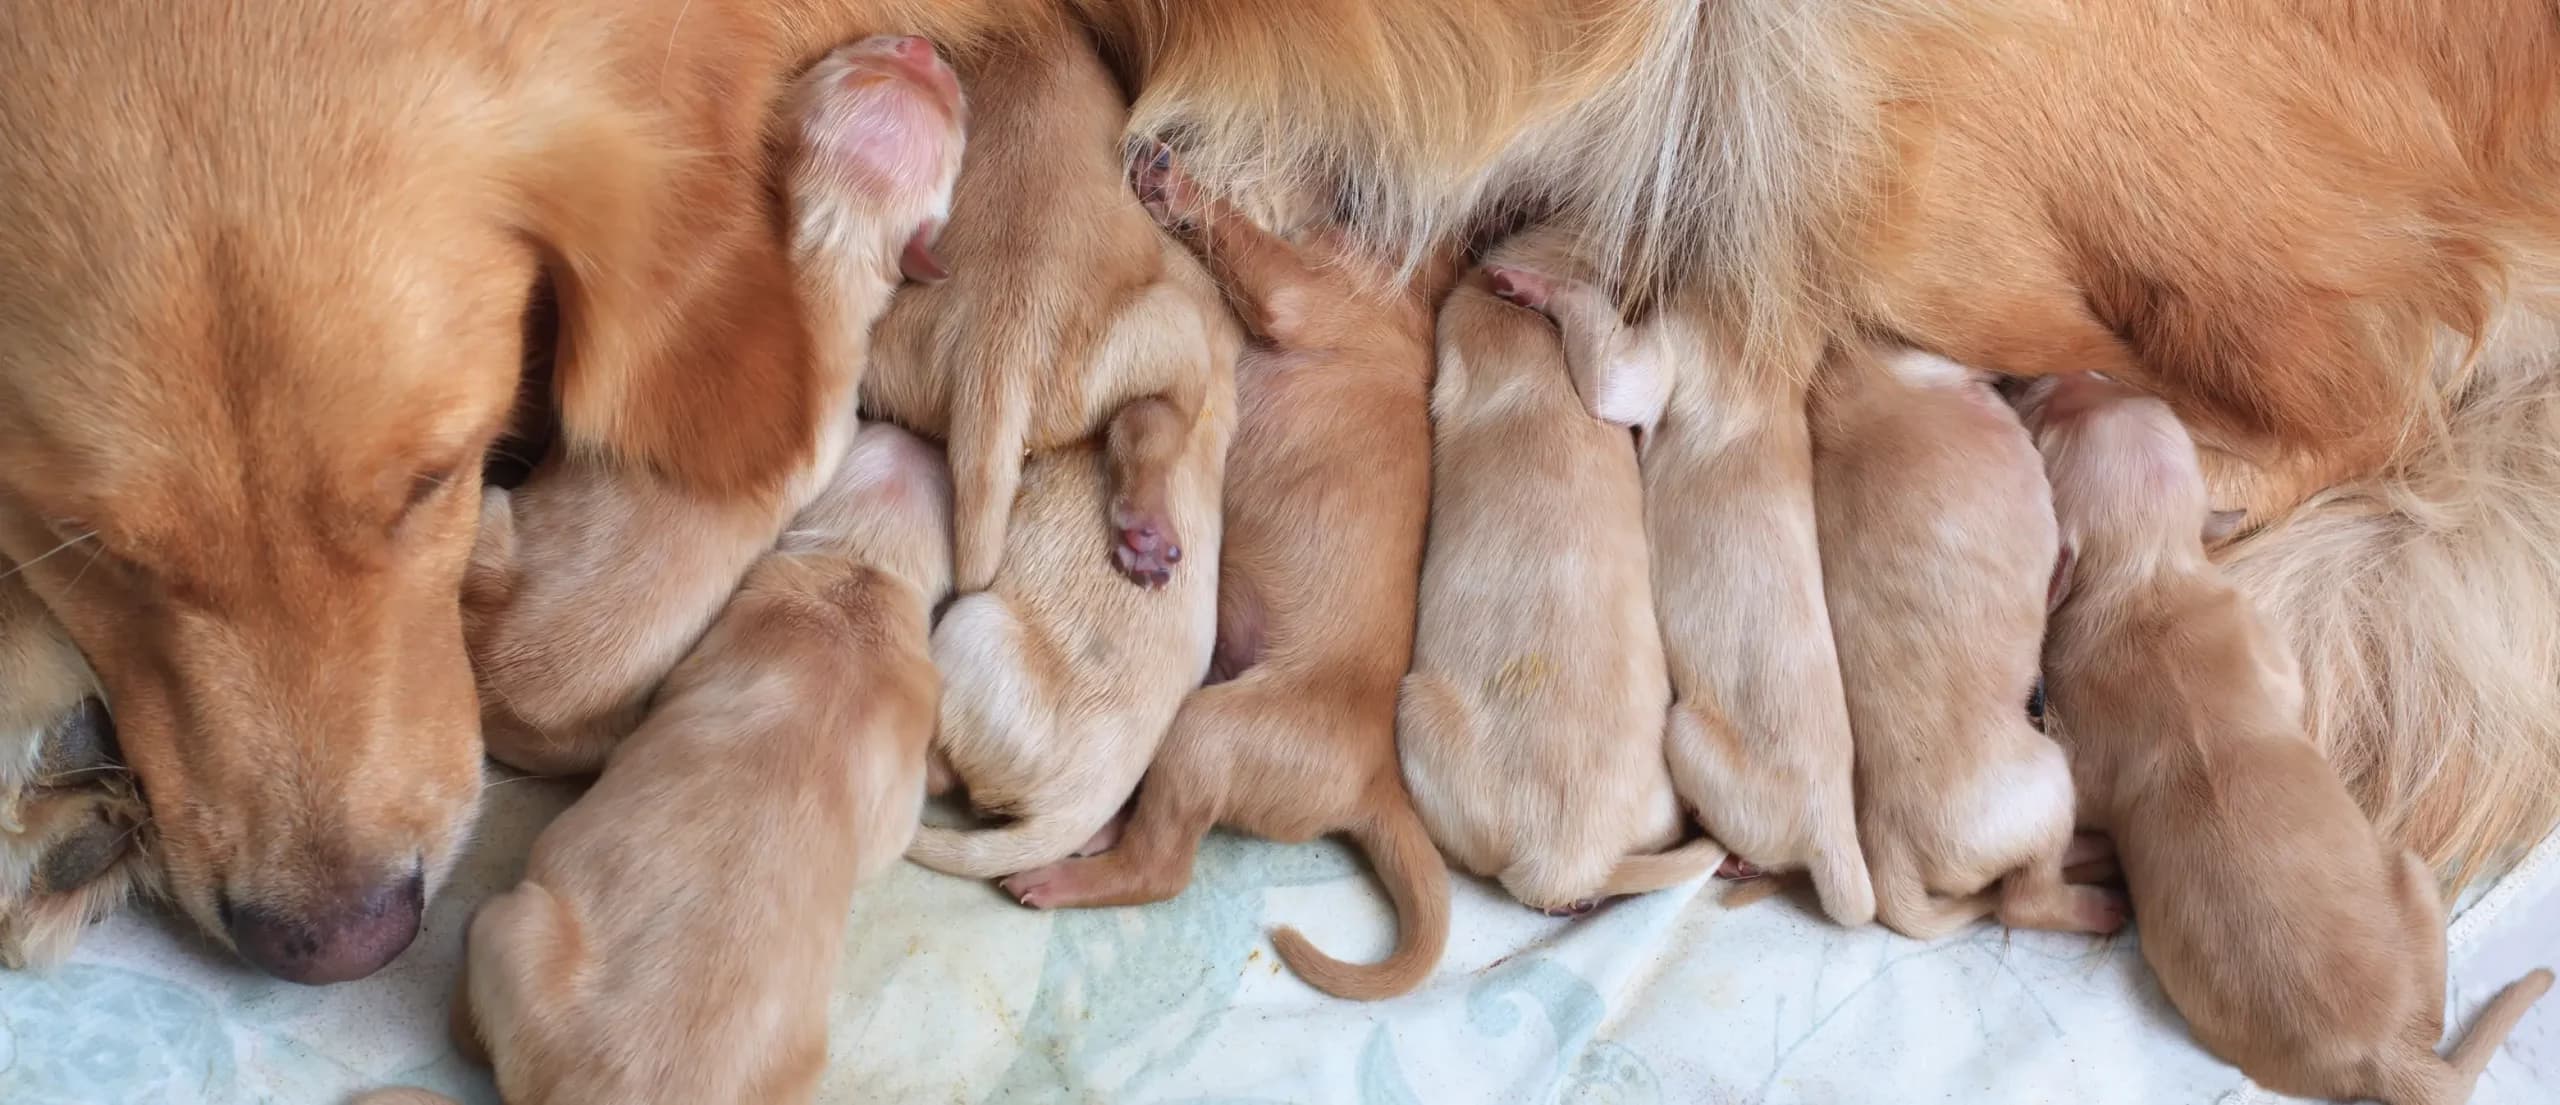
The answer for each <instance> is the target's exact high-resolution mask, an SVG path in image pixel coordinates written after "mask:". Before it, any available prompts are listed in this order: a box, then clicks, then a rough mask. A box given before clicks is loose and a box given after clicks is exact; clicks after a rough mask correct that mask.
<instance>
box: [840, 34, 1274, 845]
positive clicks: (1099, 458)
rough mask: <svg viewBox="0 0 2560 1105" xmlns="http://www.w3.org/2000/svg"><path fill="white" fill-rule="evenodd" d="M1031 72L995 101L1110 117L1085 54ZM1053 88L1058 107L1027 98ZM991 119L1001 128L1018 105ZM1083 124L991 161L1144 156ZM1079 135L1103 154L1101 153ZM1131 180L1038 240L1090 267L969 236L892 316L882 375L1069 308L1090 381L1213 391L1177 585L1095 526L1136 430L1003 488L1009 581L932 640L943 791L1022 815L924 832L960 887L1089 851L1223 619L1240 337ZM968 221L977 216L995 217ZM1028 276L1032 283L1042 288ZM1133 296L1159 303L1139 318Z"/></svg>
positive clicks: (956, 467)
mask: <svg viewBox="0 0 2560 1105" xmlns="http://www.w3.org/2000/svg"><path fill="white" fill-rule="evenodd" d="M1015 64H1018V65H1019V66H1021V67H1022V68H1021V69H1020V70H1018V71H1013V72H1010V73H1009V75H1008V76H1006V77H1003V78H998V79H997V80H996V81H995V82H994V83H995V84H996V85H997V86H998V87H997V89H996V90H995V91H993V92H991V93H990V96H989V98H988V99H987V100H986V101H984V102H985V103H987V104H990V105H996V104H1010V105H1011V106H1012V107H1013V108H1015V109H1016V110H1018V111H1020V112H1021V113H1022V114H1021V115H1020V116H1019V117H1017V118H1016V122H1021V121H1022V120H1023V119H1027V118H1036V117H1047V116H1050V115H1051V114H1052V113H1054V112H1056V111H1057V110H1058V107H1059V105H1060V104H1062V103H1065V102H1067V101H1068V100H1069V99H1074V100H1078V101H1083V102H1084V106H1082V107H1078V108H1077V109H1076V111H1075V114H1078V115H1079V116H1080V115H1081V113H1084V112H1087V111H1092V112H1099V111H1100V110H1101V108H1100V106H1099V105H1098V103H1094V102H1092V101H1095V100H1096V99H1097V98H1098V97H1101V96H1104V95H1105V94H1106V93H1107V92H1108V86H1107V85H1106V84H1103V83H1102V74H1101V73H1100V70H1099V68H1098V63H1097V62H1095V61H1094V60H1093V58H1092V57H1091V55H1090V52H1089V50H1087V48H1086V47H1084V46H1082V45H1081V44H1077V45H1075V46H1073V47H1072V48H1069V47H1067V46H1060V47H1059V48H1058V49H1056V50H1053V51H1048V52H1046V53H1043V54H1042V55H1041V56H1039V57H1036V58H1031V57H1026V58H1021V59H1018V62H1016V63H1015ZM1003 68H1004V67H1001V66H998V67H993V68H991V69H990V72H991V73H993V72H997V71H1000V70H1002V69H1003ZM1033 78H1036V79H1033ZM1026 81H1027V83H1011V82H1026ZM1034 90H1037V91H1040V92H1042V95H1040V96H1037V97H1030V98H1029V99H1023V98H1021V97H1026V96H1029V93H1030V92H1032V91H1034ZM1007 97H1015V98H1012V99H1008V98H1007ZM1035 109H1036V110H1035ZM985 110H986V113H987V114H988V115H989V116H991V117H994V116H997V115H998V114H999V110H1000V109H999V108H998V107H996V106H988V107H986V109H985ZM1115 110H1116V109H1115ZM1079 127H1080V128H1081V129H1070V130H1068V131H1067V132H1066V133H1064V134H1063V135H1062V134H1056V133H1048V134H1043V135H1040V136H1037V137H1039V138H1040V139H1041V140H1042V142H1041V143H1038V144H1037V145H1038V148H1037V150H1036V152H1034V151H1032V150H1031V149H1029V148H1028V146H1029V144H1033V143H1032V138H1033V137H1034V136H1031V135H1016V136H1015V138H1014V139H1013V140H1014V141H1016V142H1017V143H1023V145H1017V146H1015V147H1014V148H1013V150H1012V151H1011V152H1004V151H1002V150H999V152H993V153H990V154H989V157H990V159H992V160H993V163H997V164H1001V163H1002V159H1003V158H1006V157H1008V156H1011V157H1015V158H1018V159H1021V160H1025V161H1039V162H1043V163H1048V164H1062V163H1063V164H1075V165H1080V166H1083V167H1084V168H1085V169H1089V168H1092V167H1093V166H1092V165H1086V164H1085V162H1084V159H1086V158H1096V159H1105V158H1107V159H1108V163H1109V164H1110V165H1112V166H1124V165H1125V162H1123V161H1122V160H1120V159H1119V158H1118V157H1117V155H1114V154H1113V153H1112V150H1113V149H1114V147H1112V146H1111V145H1110V141H1111V137H1110V134H1109V133H1107V132H1106V130H1107V128H1106V129H1093V128H1086V127H1081V124H1079ZM1003 140H1004V139H1002V138H999V139H998V141H1003ZM1060 142H1070V143H1072V142H1090V143H1093V144H1095V148H1093V149H1081V148H1075V147H1073V146H1067V147H1061V146H1060V145H1059V143H1060ZM1082 171H1083V170H1082V169H1079V172H1082ZM1112 172H1113V173H1114V179H1115V180H1117V181H1118V184H1117V185H1116V186H1115V188H1114V189H1113V190H1112V191H1111V192H1110V193H1109V194H1108V195H1103V194H1089V193H1086V192H1083V191H1078V192H1075V193H1073V194H1074V195H1076V196H1077V197H1079V198H1078V203H1079V204H1080V205H1082V206H1079V207H1077V208H1075V209H1073V210H1071V211H1054V212H1052V214H1053V215H1054V216H1055V221H1056V227H1053V230H1054V229H1056V228H1063V227H1082V228H1084V229H1085V232H1086V233H1085V236H1084V237H1083V238H1082V239H1080V240H1072V241H1070V240H1055V239H1041V240H1042V241H1045V242H1047V243H1048V244H1051V245H1055V246H1056V247H1057V248H1059V249H1065V250H1069V251H1075V252H1078V253H1079V255H1080V256H1083V257H1084V258H1086V260H1087V262H1088V264H1087V266H1086V267H1081V268H1077V269H1076V270H1075V271H1073V272H1062V271H1058V270H1056V269H1054V268H1053V267H1052V266H1053V265H1054V264H1055V259H1054V258H1051V257H1046V256H1043V255H1041V254H1040V253H1038V252H1037V251H1036V250H1035V251H1034V252H1032V253H1030V254H1025V253H1023V252H1022V250H1023V243H1021V242H999V241H991V240H988V239H987V238H985V237H983V236H979V235H976V234H975V232H974V231H972V232H970V233H963V232H962V226H963V225H965V224H955V226H954V228H953V234H952V237H951V239H950V245H951V247H952V256H954V257H955V258H957V259H958V264H957V266H956V269H957V274H956V275H955V276H954V277H953V279H952V280H951V281H950V282H949V283H946V284H943V285H941V286H940V287H938V288H935V289H931V290H930V293H929V294H926V295H915V296H904V297H901V298H900V302H899V306H898V307H897V308H896V309H895V310H892V311H891V312H890V315H889V318H888V319H887V320H885V321H884V322H883V323H882V325H881V332H882V334H883V341H882V344H881V346H880V349H881V363H882V366H883V367H884V368H887V367H888V366H890V365H893V364H896V363H898V362H899V361H900V360H901V359H902V358H906V357H911V356H913V355H914V354H915V352H916V349H915V348H914V347H912V346H902V347H899V348H898V349H897V350H896V351H894V352H893V351H892V342H893V341H914V340H917V336H918V335H919V334H920V333H922V332H923V330H924V328H925V327H928V326H940V325H942V324H943V322H942V321H941V318H940V316H941V315H943V313H945V312H955V311H956V312H959V313H961V314H962V315H963V316H966V317H975V318H979V319H983V320H985V324H986V325H989V326H996V327H1016V326H1024V325H1029V324H1028V323H1025V322H1023V321H1021V320H1019V319H1015V320H1013V321H1004V318H1005V316H1006V314H1007V313H1008V312H1041V311H1055V310H1060V309H1062V308H1064V309H1066V313H1064V314H1059V315H1057V316H1055V317H1052V318H1048V319H1046V320H1045V321H1044V322H1042V323H1041V324H1040V325H1042V326H1049V327H1058V328H1062V331H1061V332H1063V333H1068V334H1081V335H1083V338H1082V339H1080V343H1079V344H1077V345H1075V346H1071V347H1068V348H1065V349H1061V350H1058V352H1059V354H1060V355H1061V356H1072V355H1074V354H1075V353H1076V352H1077V351H1079V350H1081V351H1083V352H1085V353H1086V354H1087V355H1089V357H1090V359H1091V361H1092V364H1093V366H1094V374H1093V375H1092V376H1091V377H1090V378H1094V379H1110V378H1117V377H1118V376H1120V375H1121V374H1122V373H1123V372H1124V371H1133V370H1124V369H1120V368H1114V367H1112V366H1113V365H1115V364H1119V363H1122V362H1145V363H1147V364H1152V365H1157V366H1166V371H1171V372H1175V373H1177V374H1191V373H1196V374H1198V375H1199V376H1200V377H1201V378H1202V379H1203V380H1204V381H1205V384H1204V387H1203V392H1202V395H1203V398H1202V400H1201V402H1200V403H1199V404H1198V407H1197V410H1196V413H1195V414H1192V415H1184V416H1182V418H1183V421H1182V422H1181V424H1180V427H1179V428H1180V431H1181V436H1180V437H1179V439H1178V441H1179V449H1178V450H1177V451H1175V452H1174V453H1173V455H1172V457H1171V462H1170V463H1169V464H1168V465H1166V466H1165V468H1164V471H1165V479H1164V481H1163V490H1164V495H1165V500H1164V501H1165V510H1166V512H1165V515H1164V518H1165V520H1166V522H1168V523H1169V528H1168V532H1178V533H1180V534H1182V535H1183V538H1182V540H1183V546H1184V554H1185V556H1186V557H1188V558H1190V559H1191V560H1192V561H1193V567H1192V568H1191V569H1189V570H1186V571H1182V572H1178V573H1171V574H1170V575H1168V576H1166V577H1165V579H1164V581H1163V583H1162V585H1161V586H1158V587H1154V588H1136V587H1131V586H1129V585H1128V582H1127V581H1126V580H1124V579H1122V578H1120V575H1119V571H1120V568H1119V567H1115V566H1114V564H1113V562H1112V561H1110V560H1108V559H1106V558H1104V557H1102V556H1100V555H1097V546H1096V545H1095V543H1094V541H1093V537H1094V535H1095V533H1096V524H1097V523H1098V522H1100V521H1102V520H1103V519H1104V518H1105V517H1106V516H1107V515H1108V514H1110V513H1111V512H1112V511H1113V510H1114V509H1115V508H1113V507H1111V506H1110V505H1109V504H1110V503H1112V502H1113V501H1115V500H1116V499H1118V498H1119V497H1120V496H1121V495H1122V494H1123V493H1124V492H1125V491H1126V489H1127V487H1128V482H1127V480H1126V478H1125V477H1126V476H1127V474H1128V468H1127V466H1126V464H1125V463H1124V462H1125V461H1126V460H1127V459H1128V458H1127V457H1126V456H1125V455H1124V449H1123V445H1124V444H1125V439H1124V438H1122V437H1121V436H1120V435H1119V431H1118V430H1117V429H1114V430H1111V431H1109V432H1107V433H1106V434H1105V435H1104V436H1105V437H1106V438H1107V439H1109V443H1108V444H1097V443H1095V442H1092V441H1090V440H1087V441H1085V442H1082V443H1079V444H1072V445H1067V446H1065V447H1062V448H1054V449H1051V450H1049V451H1047V452H1045V453H1040V454H1037V455H1035V456H1033V457H1032V458H1031V459H1030V460H1029V461H1027V462H1025V463H1024V464H1023V467H1022V472H1021V489H1020V491H1019V493H1018V494H1017V493H1015V492H1010V491H1008V492H1007V493H1006V500H1005V501H1008V502H1010V503H1011V504H1012V509H1013V517H1012V518H1011V519H1010V520H1009V522H1008V523H1007V525H1006V526H1005V530H1004V539H1005V547H1004V549H1003V555H1002V556H1001V557H1000V558H999V560H1000V564H1001V567H999V568H998V569H997V571H996V574H995V582H994V584H993V586H991V587H989V588H988V589H987V590H985V591H981V592H976V593H970V594H964V595H962V596H961V597H960V598H959V600H958V601H956V602H954V603H953V604H952V606H951V608H950V609H949V610H948V611H947V612H945V613H944V614H943V616H942V620H941V622H940V624H938V625H937V626H936V627H935V629H934V634H933V657H934V663H935V664H936V665H937V666H939V667H940V668H941V670H942V673H943V680H944V686H943V696H942V728H941V730H940V732H939V733H938V734H937V735H936V736H935V738H934V755H935V759H936V765H935V773H936V780H935V786H936V792H937V793H939V792H940V790H941V789H942V788H943V787H944V786H946V785H947V784H948V783H949V782H951V781H952V779H951V778H949V777H946V775H945V768H946V765H947V771H948V776H950V777H956V780H957V782H958V783H960V784H961V786H962V787H963V788H964V789H966V790H967V792H968V797H969V802H970V804H971V805H972V806H974V807H975V808H976V809H978V810H979V811H980V812H982V813H988V814H995V815H999V816H1005V817H1010V818H1012V819H1013V820H1012V822H1011V823H1010V824H1006V825H1003V826H1001V827H996V828H987V829H947V828H939V827H934V826H927V827H925V828H924V829H922V830H921V831H919V832H918V833H917V834H916V842H915V846H914V847H913V848H911V849H910V850H909V851H908V858H910V859H913V860H915V861H916V862H918V863H921V864H923V865H925V866H927V867H930V868H933V869H934V870H937V871H942V872H945V873H948V874H955V875H968V876H973V877H978V878H993V877H997V876H1002V875H1011V874H1014V873H1017V872H1021V871H1028V870H1031V869H1032V868H1035V867H1039V866H1042V865H1044V864H1049V863H1055V862H1057V861H1059V860H1062V859H1065V858H1067V856H1068V855H1070V854H1072V853H1073V852H1075V851H1077V850H1078V846H1079V845H1081V844H1085V843H1086V842H1087V841H1088V840H1090V839H1092V838H1093V837H1094V836H1095V834H1096V833H1098V832H1100V831H1102V830H1103V828H1104V827H1105V826H1106V825H1107V824H1109V823H1110V821H1111V820H1112V816H1113V815H1114V814H1115V813H1116V812H1118V811H1119V810H1120V808H1121V806H1122V805H1123V804H1124V803H1126V802H1127V800H1128V797H1129V793H1130V792H1131V791H1133V790H1135V789H1137V785H1138V779H1139V777H1140V776H1141V775H1143V774H1145V772H1146V770H1147V764H1148V761H1149V760H1151V759H1152V758H1153V757H1154V756H1155V752H1156V747H1157V745H1158V743H1159V742H1161V741H1162V740H1163V739H1164V736H1165V732H1166V729H1167V727H1168V726H1170V725H1171V724H1172V723H1173V719H1174V713H1175V711H1176V710H1177V709H1178V708H1179V707H1180V706H1181V705H1182V699H1183V696H1184V695H1185V694H1186V693H1188V692H1189V691H1191V690H1192V689H1193V688H1195V687H1198V686H1199V685H1200V681H1201V679H1202V677H1203V676H1205V675H1206V674H1207V673H1208V670H1209V662H1210V650H1211V647H1212V645H1213V643H1214V641H1215V638H1216V635H1217V618H1218V612H1217V606H1218V583H1217V572H1216V571H1214V570H1212V569H1213V568H1214V566H1215V565H1216V564H1217V563H1218V553H1219V549H1220V544H1219V541H1220V532H1221V528H1222V524H1223V523H1222V522H1221V519H1220V517H1219V503H1220V500H1221V486H1222V483H1223V481H1224V479H1225V471H1226V457H1227V445H1228V441H1229V439H1230V438H1231V437H1232V436H1233V434H1234V432H1235V425H1236V417H1237V415H1236V409H1235V358H1236V355H1237V352H1238V351H1239V348H1240V346H1241V344H1242V342H1243V337H1242V335H1241V334H1240V333H1239V332H1238V331H1237V329H1236V324H1235V321H1234V319H1233V317H1232V316H1231V315H1230V314H1229V312H1228V311H1227V308H1226V305H1225V304H1224V303H1223V302H1221V300H1220V298H1219V294H1218V289H1217V287H1216V286H1215V285H1214V284H1212V283H1211V282H1210V280H1209V277H1208V274H1207V273H1205V272H1203V271H1201V268H1200V265H1199V263H1198V262H1196V261H1194V260H1192V258H1191V257H1190V256H1189V255H1188V254H1187V253H1186V252H1185V251H1184V250H1183V249H1182V247H1181V246H1180V245H1179V244H1177V243H1175V242H1174V241H1172V240H1171V239H1169V238H1167V237H1165V235H1164V234H1163V232H1162V231H1160V230H1158V229H1157V228H1156V226H1155V223H1154V221H1153V220H1151V219H1150V218H1149V217H1148V215H1147V213H1146V211H1145V210H1144V209H1142V208H1141V207H1140V206H1139V201H1138V197H1137V196H1136V195H1135V194H1133V193H1132V192H1131V191H1130V188H1129V184H1128V181H1127V178H1126V176H1125V173H1126V169H1125V167H1120V168H1114V169H1112ZM1060 187H1065V185H1063V184H1062V185H1060ZM972 197H975V198H976V199H977V200H978V201H979V202H981V203H986V204H989V205H990V206H989V207H988V208H986V210H987V211H989V212H997V211H1000V210H1002V209H1003V204H1011V203H1014V202H1017V201H1025V200H1036V201H1040V202H1045V201H1046V195H1045V194H1041V193H1034V194H1029V195H1025V196H1013V195H1006V196H1002V197H996V196H990V195H987V194H986V193H985V192H984V191H976V192H973V191H970V189H969V188H968V187H967V186H966V185H965V183H964V188H963V197H962V198H963V200H964V201H967V200H969V199H970V198H972ZM999 199H1001V200H1002V204H999V202H998V201H999ZM1032 206H1034V207H1037V206H1039V204H1038V203H1033V204H1032ZM959 210H960V214H961V215H962V216H963V217H964V218H966V217H968V216H970V215H971V214H972V213H973V212H974V211H976V210H977V209H974V208H968V207H963V208H960V209H959ZM1105 242H1108V243H1109V245H1108V247H1107V248H1106V247H1105V245H1104V243H1105ZM1095 266H1098V267H1095ZM1026 280H1029V281H1031V282H1032V283H1031V284H1030V285H1029V286H1027V287H1026V285H1025V281H1026ZM1055 280H1074V281H1079V282H1085V283H1089V284H1091V285H1093V286H1095V287H1101V288H1116V289H1119V292H1120V297H1119V298H1115V299H1097V298H1092V297H1069V298H1067V299H1064V300H1060V299H1053V298H1044V297H1043V296H1042V295H1040V294H1036V293H1035V292H1034V291H1033V289H1035V288H1040V287H1045V286H1046V285H1047V283H1049V282H1051V281H1055ZM1127 302H1137V303H1141V304H1144V305H1145V306H1144V307H1143V309H1128V310H1124V309H1120V307H1119V305H1120V304H1123V303H1127ZM920 316H921V317H920ZM892 335H905V337H902V338H893V337H892ZM1184 366H1187V367H1184ZM955 371H958V369H956V368H955ZM882 375H883V376H886V375H888V373H886V372H884V373H883V374H882ZM1129 409H1130V410H1131V411H1137V410H1141V409H1144V410H1149V411H1152V412H1153V413H1150V414H1145V415H1143V417H1145V418H1148V419H1153V418H1159V417H1165V418H1169V417H1173V416H1175V414H1176V412H1177V411H1178V409H1179V406H1178V405H1177V404H1170V403H1165V402H1159V401H1155V400H1140V401H1139V402H1137V403H1135V404H1132V406H1131V407H1130V408H1129ZM954 432H955V433H957V432H958V430H957V427H956V426H955V429H954ZM964 453H965V449H961V450H959V451H955V453H954V455H953V458H952V469H953V478H954V481H955V487H954V496H955V502H957V501H959V497H960V496H964V495H965V494H966V487H967V483H966V477H965V476H964V475H963V464H962V460H961V457H962V455H964ZM1017 459H1019V458H1018V457H1017ZM958 524H959V523H957V522H955V532H956V529H957V526H958ZM964 539H965V538H964ZM1124 547H1125V546H1124ZM955 555H956V554H955ZM1122 566H1125V561H1124V562H1123V565H1122ZM957 582H960V583H962V584H965V582H966V581H965V580H957Z"/></svg>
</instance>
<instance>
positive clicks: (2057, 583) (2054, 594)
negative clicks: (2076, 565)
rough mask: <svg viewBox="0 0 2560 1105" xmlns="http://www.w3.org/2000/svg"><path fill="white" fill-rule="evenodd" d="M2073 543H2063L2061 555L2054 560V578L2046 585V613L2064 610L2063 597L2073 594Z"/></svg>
mask: <svg viewBox="0 0 2560 1105" xmlns="http://www.w3.org/2000/svg"><path fill="white" fill-rule="evenodd" d="M2071 563H2072V556H2071V543H2070V542H2068V541H2065V542H2063V543H2062V552H2061V555H2059V556H2056V557H2054V558H2053V578H2052V579H2050V580H2047V581H2046V582H2045V585H2044V612H2045V613H2047V614H2051V613H2053V612H2054V611H2056V610H2060V609H2062V597H2063V596H2064V595H2068V594H2070V593H2071Z"/></svg>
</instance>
